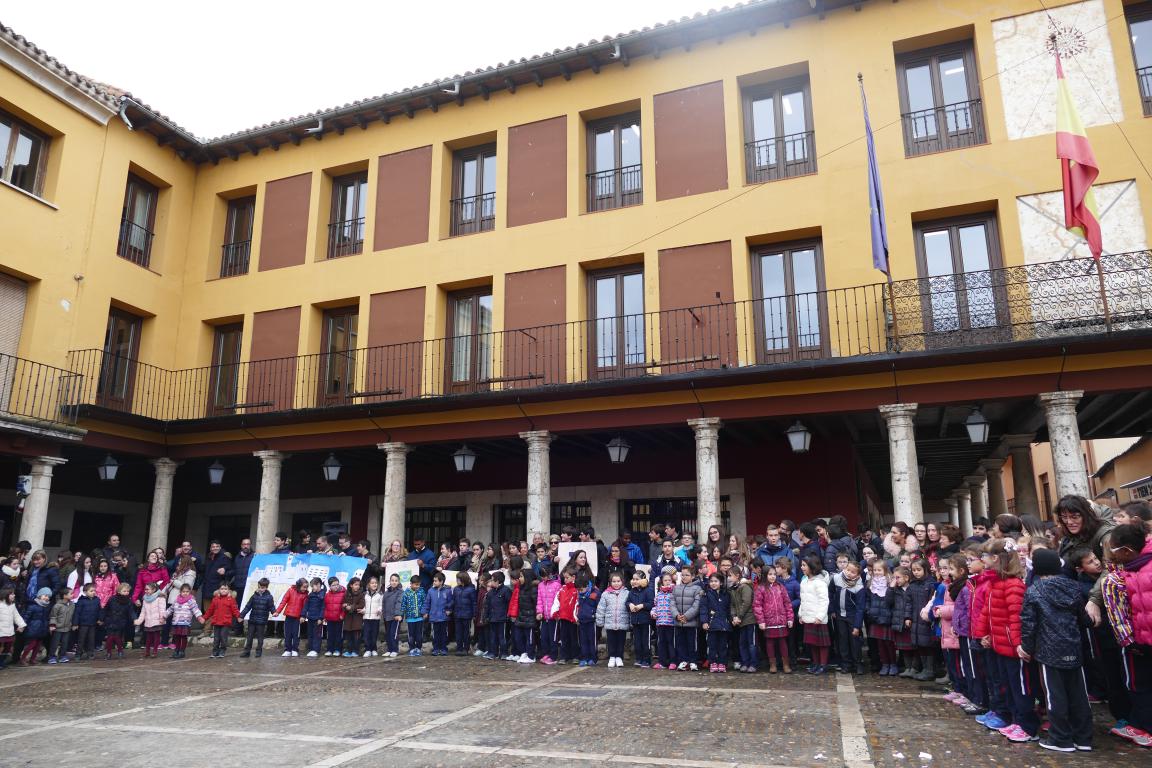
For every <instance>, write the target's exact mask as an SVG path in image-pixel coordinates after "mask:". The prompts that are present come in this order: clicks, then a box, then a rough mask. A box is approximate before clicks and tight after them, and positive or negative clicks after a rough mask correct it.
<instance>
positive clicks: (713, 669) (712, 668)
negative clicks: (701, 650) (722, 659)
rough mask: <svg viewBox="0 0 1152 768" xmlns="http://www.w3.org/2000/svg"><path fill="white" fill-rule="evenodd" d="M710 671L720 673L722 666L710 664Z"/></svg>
mask: <svg viewBox="0 0 1152 768" xmlns="http://www.w3.org/2000/svg"><path fill="white" fill-rule="evenodd" d="M708 671H709V672H719V671H720V665H719V664H709V665H708Z"/></svg>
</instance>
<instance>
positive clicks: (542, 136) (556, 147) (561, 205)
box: [508, 115, 568, 227]
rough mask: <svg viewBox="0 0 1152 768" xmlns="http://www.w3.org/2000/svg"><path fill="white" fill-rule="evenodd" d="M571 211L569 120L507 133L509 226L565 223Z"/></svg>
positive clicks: (519, 127)
mask: <svg viewBox="0 0 1152 768" xmlns="http://www.w3.org/2000/svg"><path fill="white" fill-rule="evenodd" d="M567 210H568V118H567V117H565V116H563V115H561V116H560V117H553V118H551V119H548V120H540V121H538V122H535V123H528V124H527V125H514V126H512V127H511V128H509V129H508V226H510V227H518V226H520V225H521V224H535V223H536V222H539V221H548V220H549V219H562V218H564V216H565V214H566V213H567Z"/></svg>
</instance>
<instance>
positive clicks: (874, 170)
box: [856, 75, 891, 277]
mask: <svg viewBox="0 0 1152 768" xmlns="http://www.w3.org/2000/svg"><path fill="white" fill-rule="evenodd" d="M856 78H857V79H858V80H859V81H860V100H861V101H862V102H863V103H864V138H865V140H866V141H867V142H868V222H869V225H870V226H871V228H872V266H874V267H875V268H876V269H878V270H880V271H881V272H883V273H884V274H885V275H888V276H889V277H891V274H890V273H889V272H888V226H887V225H886V224H885V223H884V192H883V191H882V190H881V189H880V168H879V166H878V164H877V163H876V143H875V142H874V141H873V139H872V122H871V121H870V120H869V119H868V97H867V96H865V95H864V76H863V75H857V76H856Z"/></svg>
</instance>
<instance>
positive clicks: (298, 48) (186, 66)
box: [0, 0, 726, 137]
mask: <svg viewBox="0 0 1152 768" xmlns="http://www.w3.org/2000/svg"><path fill="white" fill-rule="evenodd" d="M724 2H726V0H722V1H721V2H712V3H710V2H708V0H584V2H582V3H573V4H571V5H562V4H559V3H548V2H544V1H543V0H490V2H487V3H481V2H474V1H473V2H463V1H461V0H424V1H423V2H410V1H406V2H394V1H393V0H377V1H376V2H364V1H362V0H342V1H341V2H332V1H331V0H329V1H328V2H307V3H305V2H297V1H296V0H288V2H280V3H275V4H270V3H256V2H245V0H230V1H229V2H221V0H196V1H194V2H184V3H158V2H156V0H147V1H145V2H142V1H141V0H102V1H101V2H83V3H82V2H69V3H48V2H39V3H5V4H4V7H3V8H2V9H0V21H2V22H3V23H4V24H6V25H7V26H9V27H11V28H12V29H14V30H16V32H18V33H20V34H22V35H24V36H25V37H26V38H28V39H29V40H31V41H32V42H34V43H36V44H37V45H39V46H40V47H41V48H43V49H45V50H46V51H48V53H50V54H52V55H53V56H55V57H56V58H57V59H59V60H60V61H61V62H63V63H64V64H65V65H67V66H69V67H71V68H72V69H74V70H76V71H77V72H81V73H83V74H85V75H87V76H88V77H91V78H93V79H95V80H100V81H102V82H106V83H110V84H112V85H115V86H117V87H119V88H123V89H125V90H128V91H131V92H132V94H133V95H134V96H136V98H138V99H139V100H141V101H143V102H145V103H147V104H149V105H151V106H152V107H154V108H156V109H157V110H159V111H160V112H162V113H163V114H166V115H167V116H168V117H170V118H172V119H173V120H175V121H176V122H177V123H179V124H180V125H182V126H184V127H185V128H187V129H189V130H191V131H192V132H193V133H195V134H196V135H198V136H201V137H216V136H220V135H222V134H226V133H232V132H234V131H238V130H241V129H243V128H249V127H252V126H255V125H259V124H261V123H266V122H269V121H271V120H277V119H281V118H286V117H292V116H295V115H300V114H304V113H307V112H312V111H315V110H317V109H321V108H325V107H333V106H338V105H341V104H344V103H346V102H349V101H352V100H354V99H362V98H367V97H370V96H378V95H381V94H384V93H388V92H391V91H395V90H398V89H401V88H405V87H409V86H413V85H421V84H423V83H426V82H430V81H432V80H436V79H438V78H443V77H448V76H450V75H454V74H459V73H461V72H464V71H465V70H470V69H478V68H480V67H485V66H489V65H493V64H497V63H499V62H507V61H509V60H512V59H518V58H520V57H522V56H524V57H527V56H530V55H533V54H538V53H544V52H545V51H551V50H552V49H554V48H562V47H566V46H569V45H575V44H576V43H582V42H587V41H589V40H591V39H593V38H600V37H603V36H604V35H615V34H617V33H619V32H627V31H630V30H632V29H639V28H640V27H643V26H651V25H652V24H655V23H657V22H665V21H669V20H671V19H678V18H680V17H681V16H685V15H691V14H693V13H695V12H697V11H705V10H707V9H708V8H718V7H720V6H721V5H723V4H724Z"/></svg>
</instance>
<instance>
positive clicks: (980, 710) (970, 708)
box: [961, 702, 988, 717]
mask: <svg viewBox="0 0 1152 768" xmlns="http://www.w3.org/2000/svg"><path fill="white" fill-rule="evenodd" d="M961 709H963V710H964V714H966V715H979V716H981V717H983V716H984V715H986V714H988V710H986V709H984V707H982V706H980V705H979V704H973V703H972V702H968V703H967V704H964V705H963V706H962V707H961Z"/></svg>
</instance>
